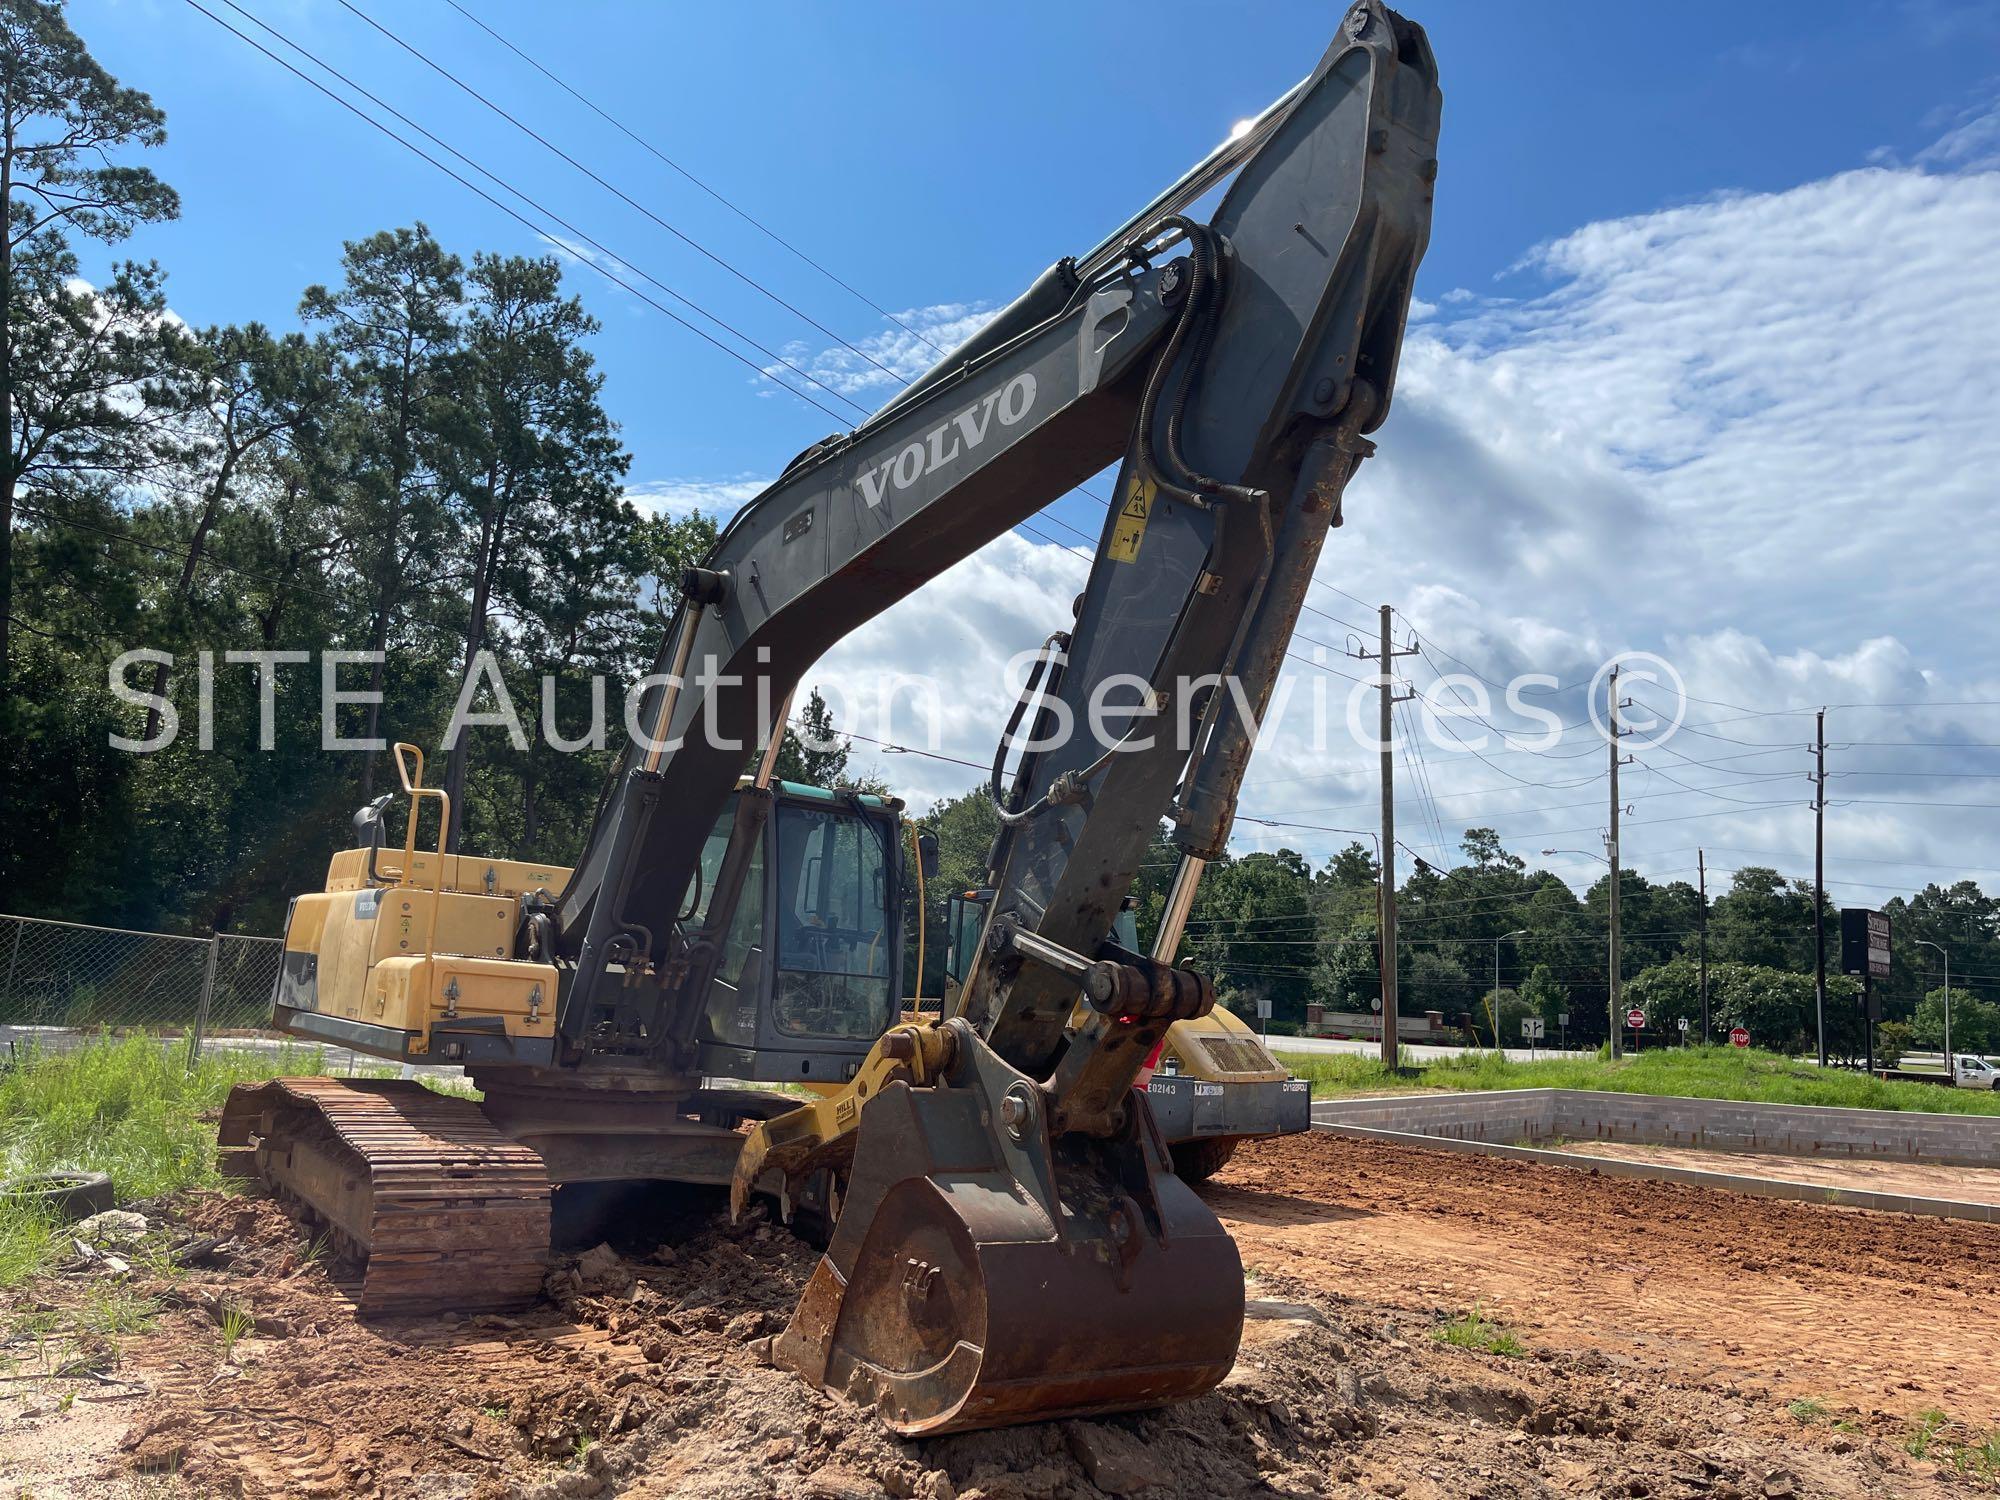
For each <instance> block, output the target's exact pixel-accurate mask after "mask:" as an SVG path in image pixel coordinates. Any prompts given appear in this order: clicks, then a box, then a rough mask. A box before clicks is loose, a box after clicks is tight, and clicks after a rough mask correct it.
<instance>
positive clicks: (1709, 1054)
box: [1278, 1047, 2000, 1115]
mask: <svg viewBox="0 0 2000 1500" xmlns="http://www.w3.org/2000/svg"><path fill="white" fill-rule="evenodd" d="M1278 1059H1279V1061H1280V1062H1282V1063H1284V1064H1285V1066H1286V1067H1288V1068H1290V1069H1291V1070H1292V1072H1293V1073H1295V1074H1297V1075H1298V1076H1299V1077H1301V1078H1307V1079H1310V1080H1311V1081H1312V1085H1313V1094H1314V1096H1315V1097H1316V1098H1336V1097H1340V1096H1343V1095H1358V1094H1387V1093H1407V1092H1410V1091H1412V1090H1418V1089H1464V1090H1483V1089H1535V1088H1558V1089H1597V1090H1604V1091H1609V1092H1613V1093H1626V1094H1678V1095H1682V1096H1685V1097H1688V1098H1694V1099H1742V1100H1753V1101H1756V1102H1759V1103H1765V1104H1826V1105H1837V1106H1839V1107H1841V1108H1843V1109H1888V1110H1918V1111H1929V1112H1935V1113H1946V1114H1965V1115H2000V1092H1988V1091H1985V1090H1978V1089H1947V1088H1940V1087H1938V1086H1936V1085H1934V1084H1927V1083H1885V1082H1884V1081H1883V1080H1881V1079H1879V1078H1871V1077H1868V1076H1867V1075H1865V1074H1862V1073H1856V1072H1850V1071H1848V1070H1847V1069H1844V1068H1820V1067H1817V1066H1815V1065H1814V1064H1812V1063H1807V1062H1800V1061H1798V1060H1796V1059H1794V1058H1788V1057H1779V1056H1778V1055H1777V1054H1775V1053H1771V1052H1757V1051H1752V1050H1750V1049H1747V1048H1740V1047H1687V1048H1680V1047H1672V1048H1660V1049H1657V1050H1655V1051H1651V1052H1641V1053H1638V1054H1637V1055H1635V1056H1629V1057H1624V1058H1621V1059H1619V1060H1618V1061H1617V1062H1615V1063H1614V1062H1609V1061H1606V1060H1604V1059H1602V1058H1595V1057H1587V1058H1569V1057H1564V1058H1549V1059H1547V1060H1544V1061H1539V1062H1509V1061H1507V1060H1506V1059H1505V1058H1503V1057H1501V1056H1499V1055H1498V1054H1497V1053H1492V1052H1475V1053H1466V1054H1464V1055H1463V1056H1460V1057H1449V1058H1440V1059H1439V1060H1438V1061H1436V1062H1433V1063H1430V1064H1428V1065H1425V1066H1423V1067H1419V1068H1416V1069H1408V1070H1399V1071H1397V1072H1393V1073H1392V1072H1390V1071H1388V1070H1387V1069H1385V1068H1383V1066H1382V1065H1381V1064H1380V1063H1379V1062H1376V1061H1374V1060H1373V1059H1371V1058H1368V1057H1364V1056H1362V1055H1360V1054H1358V1053H1300V1052H1280V1053H1279V1054H1278Z"/></svg>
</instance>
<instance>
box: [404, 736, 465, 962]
mask: <svg viewBox="0 0 2000 1500" xmlns="http://www.w3.org/2000/svg"><path fill="white" fill-rule="evenodd" d="M395 753H396V776H397V779H398V780H400V781H401V782H402V783H403V790H404V792H405V793H407V794H408V796H409V799H410V820H409V822H408V823H407V824H406V825H405V826H404V828H403V873H402V879H403V882H404V883H407V884H408V885H411V886H413V887H414V886H415V885H416V883H417V882H416V875H415V871H416V867H417V814H418V813H419V812H420V811H422V809H423V799H424V798H426V797H435V798H436V799H437V803H438V845H437V862H436V864H435V865H434V867H433V868H432V870H431V914H430V920H429V921H427V922H426V923H425V924H424V961H425V962H426V963H428V962H429V961H430V960H431V959H432V958H434V957H436V956H437V924H438V906H439V904H440V902H441V900H442V898H443V891H444V839H445V830H446V829H447V828H449V827H450V826H451V794H450V793H449V792H447V791H445V789H444V788H443V787H437V786H425V785H424V752H423V750H422V749H421V748H419V747H418V746H416V745H412V744H410V743H409V742H408V741H405V740H398V741H397V742H396V752H395ZM412 757H414V759H415V761H416V767H415V769H414V770H412V769H411V766H410V759H411V758H412Z"/></svg>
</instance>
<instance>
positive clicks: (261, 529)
mask: <svg viewBox="0 0 2000 1500" xmlns="http://www.w3.org/2000/svg"><path fill="white" fill-rule="evenodd" d="M165 137H166V129H165V119H164V116H163V114H162V112H161V111H160V110H159V108H158V107H157V106H156V105H155V104H154V103H153V102H152V101H151V100H150V99H149V98H148V97H147V96H146V95H145V94H144V93H142V92H139V91H137V90H135V89H131V88H127V87H125V86H123V85H121V84H119V83H118V82H117V80H115V79H114V78H112V77H111V76H110V75H109V74H108V73H106V72H105V70H104V69H103V68H102V67H101V66H99V65H98V63H97V62H96V61H95V60H94V59H93V58H92V57H91V56H90V54H89V51H88V49H87V48H86V47H85V45H84V44H83V42H82V40H81V39H80V38H78V37H77V35H76V34H75V33H74V31H73V30H71V28H70V27H69V25H68V23H67V20H66V18H65V16H64V14H63V11H62V8H61V6H60V5H57V4H51V3H46V0H4V3H0V200H3V201H4V205H5V217H6V225H7V234H6V238H5V241H4V244H0V407H4V411H5V415H6V419H7V427H8V435H9V443H8V449H7V452H6V455H5V458H4V462H0V746H3V747H4V748H0V755H4V776H0V787H3V788H4V793H0V794H4V796H5V798H6V805H5V807H4V809H0V813H4V815H0V872H4V874H5V876H6V884H7V889H8V900H7V905H8V907H9V909H11V910H15V911H20V912H25V913H28V914H47V915H55V916H79V915H88V917H90V918H91V919H93V920H99V921H106V922H113V923H118V924H121V925H130V926H139V927H152V926H169V927H173V926H180V927H189V928H193V929H194V930H198V931H200V930H230V929H236V930H249V931H259V932H271V931H275V930H276V929H277V926H278V924H279V922H280V921H281V920H282V915H283V909H284V901H285V899H286V896H287V895H288V894H289V893H290V892H293V891H296V890H299V889H302V888H309V887H310V886H311V885H313V884H314V883H316V881H317V880H318V878H319V876H320V874H321V872H322V870H323V868H324V861H325V858H326V853H327V851H328V850H329V849H331V848H335V847H339V846H340V845H341V844H342V843H343V842H345V841H346V839H347V837H348V830H347V819H348V816H349V814H350V813H351V811H352V810H353V808H354V807H355V805H356V804H357V803H359V802H362V801H365V800H367V799H368V798H370V797H371V796H373V795H375V794H376V793H378V792H379V791H382V790H387V789H388V788H389V787H390V786H392V785H393V784H394V781H393V771H392V770H391V769H390V768H389V767H388V765H387V764H386V756H384V755H383V754H381V753H378V752H367V751H359V752H355V753H353V754H335V755H327V754H324V753H322V751H321V737H322V730H323V729H325V728H331V729H332V730H333V731H334V732H335V733H337V734H338V735H339V736H341V737H342V738H347V739H361V740H369V739H376V738H382V737H387V738H389V739H396V738H407V739H411V740H416V741H419V742H422V743H426V744H435V743H437V741H438V739H439V737H440V734H441V732H442V730H443V728H444V726H445V724H446V723H447V722H448V720H449V718H450V716H451V714H452V712H453V710H454V708H456V707H458V706H459V698H460V691H461V686H462V684H464V683H465V682H466V681H467V680H468V674H469V673H471V671H472V668H473V667H474V666H475V664H476V663H481V664H483V663H484V661H485V660H486V658H484V657H482V653H487V654H488V655H489V656H490V662H491V666H490V668H486V669H485V670H484V672H483V674H481V673H475V674H473V676H474V678H475V679H476V681H477V682H478V683H481V684H483V685H484V687H485V688H486V689H489V690H490V689H491V687H492V685H493V682H494V680H495V679H496V678H497V680H499V681H501V682H504V683H505V685H506V687H507V689H508V695H509V698H510V699H511V701H512V702H513V703H514V704H515V705H517V706H518V707H519V709H520V711H521V712H522V714H523V717H524V718H529V719H530V725H529V727H530V728H532V727H534V726H533V719H534V718H537V717H546V718H547V720H548V721H549V722H551V723H553V724H555V725H556V726H557V727H558V729H559V732H560V733H561V734H562V735H563V736H565V737H567V738H571V739H574V738H577V737H579V736H581V735H582V734H583V733H584V732H585V730H586V728H587V727H588V725H589V724H590V722H591V720H592V716H593V705H592V703H591V701H590V696H591V695H590V687H589V680H590V679H591V678H592V677H593V676H595V675H598V674H602V675H603V676H604V677H606V678H608V679H609V680H610V681H612V682H614V683H623V682H626V681H630V680H632V679H633V678H635V677H636V676H637V675H638V674H639V673H641V672H643V671H644V670H645V667H646V664H647V663H648V662H649V661H650V659H651V648H652V643H653V642H654V641H655V640H656V639H657V638H658V635H659V633H660V630H661V628H662V621H663V619H664V617H665V615H666V613H668V612H670V610H671V606H672V602H673V601H672V599H671V597H663V586H662V584H661V583H660V580H662V579H673V578H675V577H677V576H678V573H679V569H680V567H681V566H682V565H683V564H684V563H685V562H688V561H692V560H695V559H697V558H699V557H700V556H701V555H702V554H703V553H705V552H706V551H707V549H708V547H709V545H710V544H711V543H712V541H713V539H714V535H715V528H714V525H713V523H712V522H711V521H710V520H708V519H707V518H704V517H701V516H695V517H689V518H680V519H670V518H664V517H660V516H654V515H648V514H644V513H641V512H639V511H637V510H636V509H635V508H634V507H633V506H632V505H631V504H630V503H628V502H627V501H625V500H624V499H623V498H622V496H621V490H622V480H623V478H624V475H625V472H626V468H627V466H628V464H629V461H630V459H629V455H628V454H627V452H626V451H625V448H624V446H623V445H622V443H621V442H620V440H619V435H618V431H617V428H616V426H615V424H614V423H613V422H612V421H611V419H610V418H609V417H608V416H607V414H606V412H605V409H604V405H603V400H602V386H603V377H602V375H601V374H600V372H599V371H598V370H597V368H596V364H595V361H594V359H593V356H592V354H591V352H590V348H589V345H590V340H591V338H592V336H593V335H594V334H595V333H596V332H597V323H596V322H595V320H594V319H593V318H592V317H591V316H590V315H589V314H588V313H587V312H586V311H585V310H584V309H583V307H582V305H581V304H580V303H579V302H578V300H577V299H576V298H575V297H574V296H571V295H569V294H568V292H567V291H566V290H565V288H564V285H563V275H562V268H561V265H560V264H559V262H558V261H557V260H555V259H554V258H551V257H523V256H515V255H505V254H493V253H486V252H481V251H475V252H473V253H472V254H471V255H470V257H469V258H468V257H466V256H463V255H461V254H459V253H456V252H454V251H452V250H450V249H448V248H446V247H445V246H444V245H442V244H440V243H439V241H438V240H437V238H436V237H435V236H434V235H433V234H432V233H431V232H430V231H429V230H428V229H427V228H426V227H425V226H424V225H423V224H421V223H418V224H414V225H409V226H405V227H400V228H391V229H386V230H383V231H380V232H378V233H373V234H368V235H365V236H363V237H361V238H358V239H356V240H354V241H352V242H350V243H348V244H347V245H346V246H345V249H344V253H343V255H342V257H341V262H340V276H339V279H338V280H335V281H332V282H330V283H328V284H326V285H314V286H309V287H305V288H303V289H302V291H301V295H300V298H299V302H298V308H297V321H296V326H294V327H289V328H283V329H275V328H271V327H267V326H265V325H264V324H262V323H258V322H244V323H240V324H223V325H215V326H209V327H202V328H196V327H191V326H188V325H187V324H186V323H184V322H183V321H182V320H180V319H178V318H177V317H175V316H174V315H173V313H172V311H171V308H170V304H169V298H168V289H167V280H166V273H165V271H164V270H163V269H162V268H161V267H160V266H159V265H158V264H156V263H153V262H138V261H132V260H125V261H117V260H113V261H111V262H109V264H108V265H107V266H104V267H102V268H96V269H94V270H93V273H92V274H91V275H89V276H87V277H86V275H85V274H84V267H83V264H82V262H81V260H80V259H79V247H80V246H85V245H88V244H91V243H93V242H94V243H96V244H98V245H111V246H115V245H117V244H118V243H119V242H121V241H123V240H124V239H126V238H128V237H129V236H130V235H131V234H132V233H133V231H134V230H136V229H137V228H138V227H139V226H141V225H144V224H151V223H158V222H160V221H162V220H166V219H171V218H173V217H175V216H176V215H177V213H178V211H179V204H178V199H177V197H176V195H175V193H174V191H173V189H172V188H171V187H169V186H168V185H167V184H166V183H164V182H162V181H160V180H159V179H158V178H157V177H156V176H155V175H154V174H153V173H152V172H151V171H150V170H149V169H148V168H147V167H146V166H144V165H143V164H142V162H141V161H140V158H142V157H143V155H144V153H145V151H146V150H147V149H148V148H152V147H157V146H158V145H160V144H161V143H162V142H163V141H164V140H165ZM134 649H143V650H146V651H149V652H151V653H154V657H149V658H145V659H141V660H137V661H131V662H128V663H127V664H126V670H125V671H124V673H123V679H122V680H123V684H124V687H125V693H124V696H122V697H121V696H120V695H119V693H118V692H116V691H114V688H113V685H112V681H111V674H110V672H109V671H108V667H109V664H110V663H112V662H114V661H117V660H118V659H119V658H120V657H121V656H123V655H124V654H125V653H127V652H129V651H132V650H134ZM336 652H338V653H349V656H348V659H346V660H345V661H341V660H339V659H335V661H334V663H333V666H332V667H331V668H330V669H328V668H324V667H323V665H322V664H323V661H324V660H325V659H326V654H327V653H336ZM204 653H205V654H204ZM168 658H171V661H170V660H169V659H168ZM323 670H331V671H332V673H333V682H332V684H331V685H332V686H334V687H336V688H337V689H338V690H340V691H341V692H344V693H351V694H355V695H358V696H357V700H356V701H354V702H350V703H347V704H345V705H336V707H335V708H334V709H333V710H332V718H331V720H330V721H323V710H324V707H325V700H324V696H323V688H324V687H325V686H327V685H328V684H327V683H325V682H323V680H322V676H321V673H322V671H323ZM545 676H552V677H553V678H554V679H555V680H556V686H555V688H554V689H553V690H552V691H551V692H550V693H549V694H548V699H549V701H548V702H546V703H545V702H544V693H543V689H542V681H543V679H544V677H545ZM204 688H206V690H207V694H206V695H207V696H208V697H209V699H210V700H211V703H212V708H211V710H210V711H209V712H208V713H206V714H203V713H202V712H201V711H200V709H199V700H200V698H201V697H202V696H203V689H204ZM133 699H139V700H141V701H137V702H135V701H131V700H133ZM479 706H481V707H490V704H488V703H486V702H485V699H484V698H483V697H482V698H481V700H480V704H479ZM608 719H609V733H608V734H607V736H606V748H604V749H601V750H588V751H585V752H584V753H579V754H566V753H562V752H561V751H559V750H557V749H555V748H553V747H552V746H551V744H550V743H548V740H547V738H546V737H545V736H544V735H542V734H536V733H530V734H529V735H528V736H527V743H526V745H525V746H522V745H518V744H516V743H515V742H514V740H513V738H512V736H510V735H509V734H507V733H506V732H504V731H503V730H500V729H493V728H486V729H477V730H474V731H471V732H470V733H468V734H466V735H464V736H461V737H460V738H459V740H458V743H457V747H456V748H455V749H454V750H452V751H450V752H449V753H448V754H446V755H445V757H444V761H443V763H442V764H441V765H438V766H436V767H435V768H434V769H433V770H432V772H431V773H430V779H431V780H432V781H433V783H439V782H441V783H442V784H443V785H444V786H445V788H446V789H447V790H448V791H449V792H450V794H451V799H452V826H451V827H450V828H449V829H447V830H445V833H446V837H447V838H450V839H454V840H460V839H462V840H463V842H464V844H465V847H468V848H477V849H479V850H480V851H481V852H483V853H487V854H491V855H497V856H506V855H511V854H516V853H519V854H524V855H525V854H530V853H532V854H533V856H534V857H536V858H538V859H543V860H556V861H561V860H564V859H567V858H568V857H570V856H571V855H572V854H573V853H574V852H575V846H576V844H577V842H578V841H579V840H580V838H581V835H582V832H583V830H584V828H585V827H586V826H587V825H588V823H589V820H590V814H591V811H592V808H593V806H594V803H595V800H596V797H597V794H598V790H599V787H600V785H601V781H602V777H603V775H604V773H605V771H606V768H607V765H608V759H609V756H610V755H611V754H612V753H613V750H614V749H615V745H616V742H617V736H618V735H619V734H620V733H622V725H621V723H620V718H619V710H618V706H617V705H615V704H614V705H613V706H612V707H611V709H610V711H609V714H608ZM169 735H171V743H166V744H165V747H164V748H160V749H157V750H154V751H152V752H151V753H126V752H123V751H120V750H118V749H116V748H115V747H114V745H113V743H112V742H113V738H114V737H117V738H119V739H122V740H125V741H127V742H134V741H136V742H141V743H148V744H153V743H162V742H164V741H165V740H166V739H167V737H168V736H169ZM266 744H268V745H269V747H270V748H268V749H267V748H263V746H264V745H266Z"/></svg>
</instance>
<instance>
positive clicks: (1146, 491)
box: [1105, 473, 1153, 563]
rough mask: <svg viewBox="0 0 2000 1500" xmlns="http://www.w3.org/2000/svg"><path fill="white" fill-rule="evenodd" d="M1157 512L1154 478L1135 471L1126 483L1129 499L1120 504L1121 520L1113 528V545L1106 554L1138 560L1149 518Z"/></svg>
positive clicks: (1118, 559) (1122, 560)
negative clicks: (1154, 507)
mask: <svg viewBox="0 0 2000 1500" xmlns="http://www.w3.org/2000/svg"><path fill="white" fill-rule="evenodd" d="M1152 513H1153V481H1152V480H1150V479H1148V478H1146V477H1145V476H1144V475H1143V474H1137V473H1135V474H1133V476H1132V478H1131V480H1130V482H1129V483H1127V485H1126V486H1125V503H1124V504H1123V505H1121V506H1119V507H1118V519H1117V522H1116V523H1115V524H1114V525H1113V526H1112V528H1111V545H1110V546H1108V547H1107V548H1105V555H1106V556H1108V557H1109V558H1110V559H1111V560H1112V561H1113V562H1122V563H1128V562H1137V561H1138V560H1139V543H1140V542H1142V541H1144V540H1145V537H1146V521H1147V519H1148V518H1149V517H1150V516H1151V515H1152Z"/></svg>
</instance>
